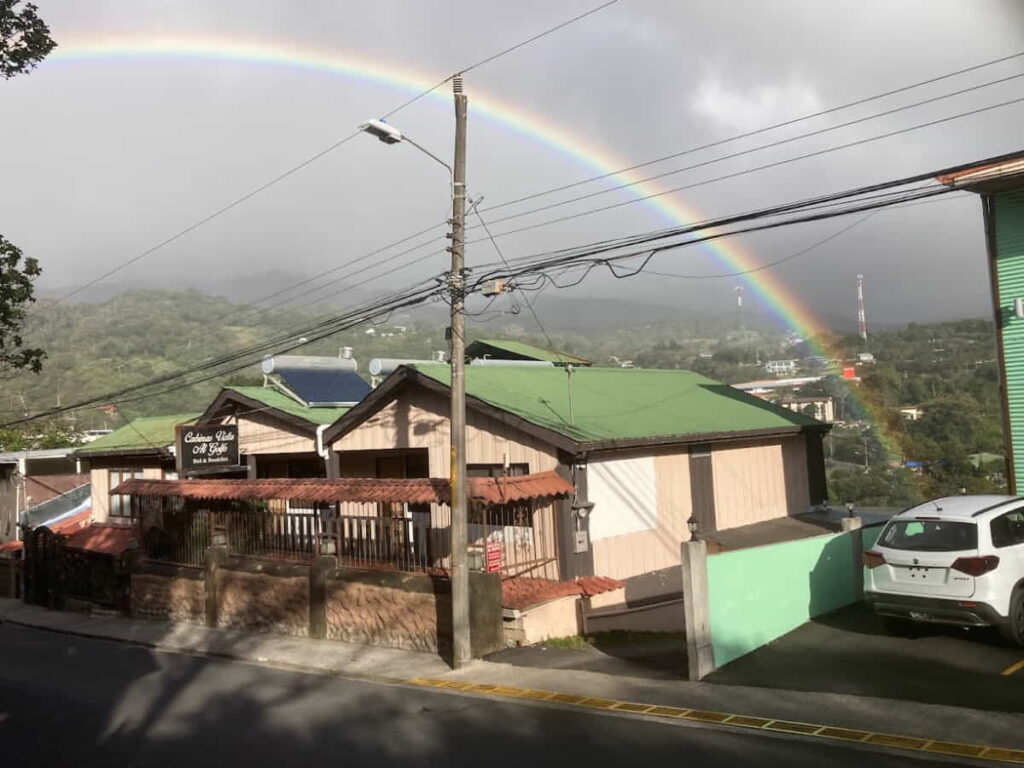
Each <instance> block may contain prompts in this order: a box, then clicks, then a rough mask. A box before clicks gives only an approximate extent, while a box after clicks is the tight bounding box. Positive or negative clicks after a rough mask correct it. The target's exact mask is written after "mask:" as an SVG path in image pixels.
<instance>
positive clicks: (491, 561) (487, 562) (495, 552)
mask: <svg viewBox="0 0 1024 768" xmlns="http://www.w3.org/2000/svg"><path fill="white" fill-rule="evenodd" d="M501 550H502V546H501V542H500V541H488V542H487V549H486V550H485V556H484V570H486V571H487V573H495V572H496V571H500V570H501V561H502V551H501Z"/></svg>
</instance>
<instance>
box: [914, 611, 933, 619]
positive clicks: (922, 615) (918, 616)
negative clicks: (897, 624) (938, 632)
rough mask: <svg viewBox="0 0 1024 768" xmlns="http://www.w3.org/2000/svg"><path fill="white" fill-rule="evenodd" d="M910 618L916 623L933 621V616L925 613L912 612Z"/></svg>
mask: <svg viewBox="0 0 1024 768" xmlns="http://www.w3.org/2000/svg"><path fill="white" fill-rule="evenodd" d="M910 618H912V619H913V620H914V621H931V619H932V615H931V614H930V613H924V612H923V611H911V612H910Z"/></svg>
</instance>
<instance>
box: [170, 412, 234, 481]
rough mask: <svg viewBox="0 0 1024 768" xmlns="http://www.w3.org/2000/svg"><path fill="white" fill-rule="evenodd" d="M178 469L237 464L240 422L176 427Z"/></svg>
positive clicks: (213, 467)
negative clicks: (238, 423)
mask: <svg viewBox="0 0 1024 768" xmlns="http://www.w3.org/2000/svg"><path fill="white" fill-rule="evenodd" d="M176 432H177V440H176V445H175V447H176V449H177V456H178V471H179V472H182V473H185V472H189V471H195V470H203V469H215V468H217V467H237V466H238V425H237V424H226V425H225V424H216V425H212V426H205V427H190V426H179V427H177V428H176Z"/></svg>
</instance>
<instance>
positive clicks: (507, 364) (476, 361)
mask: <svg viewBox="0 0 1024 768" xmlns="http://www.w3.org/2000/svg"><path fill="white" fill-rule="evenodd" d="M469 364H470V365H486V366H491V367H494V368H553V367H554V366H555V364H554V363H549V362H547V361H546V360H495V359H494V358H491V357H474V358H473V359H472V360H470V361H469Z"/></svg>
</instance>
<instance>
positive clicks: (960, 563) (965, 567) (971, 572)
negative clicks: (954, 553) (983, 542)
mask: <svg viewBox="0 0 1024 768" xmlns="http://www.w3.org/2000/svg"><path fill="white" fill-rule="evenodd" d="M997 565H999V558H998V557H996V556H995V555H987V556H986V557H958V558H957V559H956V560H954V561H953V565H952V568H953V570H954V571H960V573H966V574H967V575H968V576H983V575H984V574H986V573H988V572H989V571H994V570H995V569H996V566H997Z"/></svg>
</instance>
